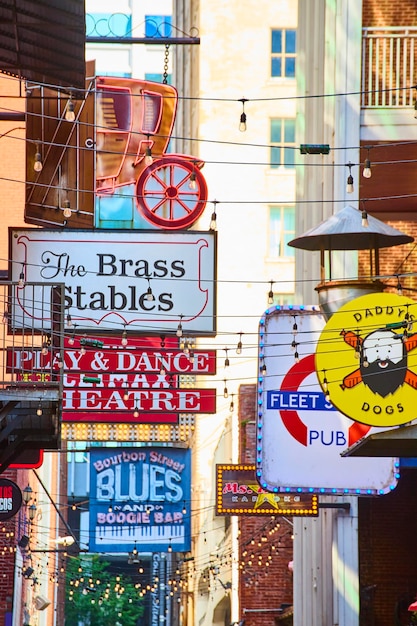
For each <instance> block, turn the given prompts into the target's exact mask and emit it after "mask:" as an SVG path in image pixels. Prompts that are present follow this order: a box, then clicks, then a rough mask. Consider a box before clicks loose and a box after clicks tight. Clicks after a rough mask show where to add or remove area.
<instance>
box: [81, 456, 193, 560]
mask: <svg viewBox="0 0 417 626" xmlns="http://www.w3.org/2000/svg"><path fill="white" fill-rule="evenodd" d="M190 501H191V451H190V450H189V449H185V448H184V449H181V448H168V447H153V448H149V447H139V448H129V447H126V446H125V447H123V448H112V449H108V448H107V449H103V448H101V449H92V450H90V506H89V519H90V521H89V537H90V544H89V549H90V552H127V551H129V550H132V549H134V547H135V546H137V549H138V550H139V551H140V552H168V551H173V552H188V551H189V550H190V549H191V511H190Z"/></svg>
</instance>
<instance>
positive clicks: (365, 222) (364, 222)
mask: <svg viewBox="0 0 417 626" xmlns="http://www.w3.org/2000/svg"><path fill="white" fill-rule="evenodd" d="M362 226H363V227H364V228H368V226H369V222H368V213H367V212H366V211H365V209H364V210H363V211H362Z"/></svg>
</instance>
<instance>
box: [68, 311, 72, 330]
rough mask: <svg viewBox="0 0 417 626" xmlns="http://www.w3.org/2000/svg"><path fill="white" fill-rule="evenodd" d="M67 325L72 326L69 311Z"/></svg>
mask: <svg viewBox="0 0 417 626" xmlns="http://www.w3.org/2000/svg"><path fill="white" fill-rule="evenodd" d="M67 327H68V328H72V318H71V315H70V314H69V313H68V315H67Z"/></svg>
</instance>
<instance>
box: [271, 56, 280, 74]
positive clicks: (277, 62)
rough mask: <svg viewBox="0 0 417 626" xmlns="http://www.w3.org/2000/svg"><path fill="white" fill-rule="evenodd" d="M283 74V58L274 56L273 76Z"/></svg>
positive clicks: (272, 63) (272, 60)
mask: <svg viewBox="0 0 417 626" xmlns="http://www.w3.org/2000/svg"><path fill="white" fill-rule="evenodd" d="M281 75H282V59H278V58H276V57H273V58H272V59H271V76H281Z"/></svg>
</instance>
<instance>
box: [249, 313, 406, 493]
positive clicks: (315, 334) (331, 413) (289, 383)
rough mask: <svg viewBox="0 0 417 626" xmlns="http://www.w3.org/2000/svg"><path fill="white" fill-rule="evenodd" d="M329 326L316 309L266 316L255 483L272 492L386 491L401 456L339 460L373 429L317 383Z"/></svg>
mask: <svg viewBox="0 0 417 626" xmlns="http://www.w3.org/2000/svg"><path fill="white" fill-rule="evenodd" d="M324 325H325V319H324V317H323V315H322V314H321V313H320V311H319V310H318V308H315V307H298V308H295V307H291V308H289V307H288V308H279V307H278V308H276V307H274V308H273V309H271V310H268V311H267V312H266V313H265V315H264V317H263V318H262V319H261V322H260V329H259V372H260V373H261V375H260V376H259V379H258V381H259V384H258V418H257V450H256V452H257V463H256V475H257V480H258V482H259V484H260V486H261V487H262V488H263V489H266V490H269V491H272V492H293V491H297V492H309V493H329V494H334V495H337V494H346V493H352V494H358V495H359V494H361V495H367V494H369V495H375V494H382V493H386V492H388V491H390V490H391V489H393V487H395V485H396V481H397V478H398V470H397V461H396V459H391V458H377V459H376V458H359V457H342V456H341V453H342V452H343V451H344V450H345V449H346V448H348V447H349V446H351V445H352V444H354V443H355V442H356V441H358V440H359V439H361V438H362V437H364V436H365V435H367V434H368V433H369V432H370V431H371V430H372V428H371V427H370V426H368V425H364V424H359V423H357V422H354V421H352V420H350V419H348V418H346V417H345V416H344V415H343V414H342V413H340V412H339V411H338V410H336V408H335V407H334V406H333V404H332V403H331V402H330V399H329V397H328V395H327V394H326V393H325V391H324V390H323V389H322V388H321V387H320V385H319V382H318V379H317V374H316V368H315V357H314V352H315V347H316V344H317V341H318V338H319V337H320V333H321V331H322V329H323V327H324ZM277 338H279V339H277ZM265 369H266V374H264V371H265Z"/></svg>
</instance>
